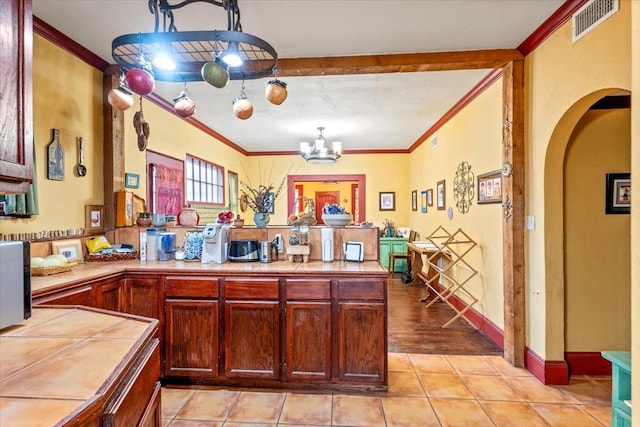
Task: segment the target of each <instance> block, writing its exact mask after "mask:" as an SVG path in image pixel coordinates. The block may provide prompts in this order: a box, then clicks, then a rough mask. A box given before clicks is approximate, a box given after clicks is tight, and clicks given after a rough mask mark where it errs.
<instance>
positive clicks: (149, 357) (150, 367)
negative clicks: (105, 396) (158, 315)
mask: <svg viewBox="0 0 640 427" xmlns="http://www.w3.org/2000/svg"><path fill="white" fill-rule="evenodd" d="M140 359H141V360H140V362H139V363H137V364H136V366H135V367H134V370H133V374H132V375H131V377H130V378H129V379H128V382H127V384H126V386H125V387H124V389H123V390H122V392H121V394H120V395H119V396H117V398H116V400H115V401H113V402H112V403H111V404H110V405H109V406H108V407H107V409H106V411H105V413H104V423H103V425H105V426H109V427H118V426H123V427H129V426H135V425H138V422H139V421H140V420H141V418H142V416H143V414H144V413H145V412H146V408H147V405H148V404H149V402H150V401H151V398H152V397H153V393H154V390H155V388H156V383H157V382H158V378H160V345H159V343H158V340H157V339H155V340H153V341H152V342H151V343H150V344H149V346H148V348H147V350H146V352H145V353H144V354H142V355H141V356H140Z"/></svg>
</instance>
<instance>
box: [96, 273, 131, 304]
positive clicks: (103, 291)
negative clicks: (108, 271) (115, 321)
mask: <svg viewBox="0 0 640 427" xmlns="http://www.w3.org/2000/svg"><path fill="white" fill-rule="evenodd" d="M124 287H125V280H124V279H119V280H113V281H108V282H102V283H100V282H99V283H95V284H94V285H93V305H94V307H97V308H103V309H105V310H111V311H119V312H124V306H125V299H124V293H125V292H124V291H125V289H124Z"/></svg>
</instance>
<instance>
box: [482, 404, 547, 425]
mask: <svg viewBox="0 0 640 427" xmlns="http://www.w3.org/2000/svg"><path fill="white" fill-rule="evenodd" d="M480 404H481V405H482V406H483V407H484V409H485V410H486V411H487V413H488V414H489V417H491V419H492V420H493V422H494V423H495V424H496V426H498V427H539V426H540V427H542V426H547V423H546V422H544V420H543V419H542V417H540V415H538V413H537V412H536V411H534V410H533V408H532V407H531V406H529V405H528V404H527V403H526V402H495V401H491V402H488V401H481V402H480Z"/></svg>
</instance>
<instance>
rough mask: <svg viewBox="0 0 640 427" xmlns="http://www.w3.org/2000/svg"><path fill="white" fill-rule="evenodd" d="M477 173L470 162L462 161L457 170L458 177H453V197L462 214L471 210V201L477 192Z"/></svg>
mask: <svg viewBox="0 0 640 427" xmlns="http://www.w3.org/2000/svg"><path fill="white" fill-rule="evenodd" d="M475 179H476V177H475V175H474V173H473V172H472V171H471V165H470V164H469V163H468V162H462V163H460V164H459V165H458V170H456V177H455V178H454V179H453V199H454V200H455V202H456V207H457V208H458V211H460V213H462V214H466V213H467V212H469V208H470V207H471V202H472V200H473V197H474V194H475V191H474V190H475V186H476V184H475Z"/></svg>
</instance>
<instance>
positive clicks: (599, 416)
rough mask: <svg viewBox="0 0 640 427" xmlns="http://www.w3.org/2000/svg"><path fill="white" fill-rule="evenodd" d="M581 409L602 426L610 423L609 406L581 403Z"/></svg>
mask: <svg viewBox="0 0 640 427" xmlns="http://www.w3.org/2000/svg"><path fill="white" fill-rule="evenodd" d="M581 407H582V410H583V411H585V412H586V413H587V414H589V415H591V416H592V417H593V418H595V419H596V420H598V421H600V423H601V424H602V425H604V426H610V425H611V406H598V405H582V406H581Z"/></svg>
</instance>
